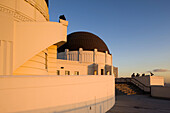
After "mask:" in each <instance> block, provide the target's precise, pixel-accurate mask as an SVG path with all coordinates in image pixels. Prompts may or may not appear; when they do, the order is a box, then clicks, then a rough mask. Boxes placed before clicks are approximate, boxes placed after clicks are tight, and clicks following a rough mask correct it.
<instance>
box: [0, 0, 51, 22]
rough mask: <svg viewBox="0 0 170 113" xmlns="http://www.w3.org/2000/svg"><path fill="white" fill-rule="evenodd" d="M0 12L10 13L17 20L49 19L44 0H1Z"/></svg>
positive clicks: (40, 20)
mask: <svg viewBox="0 0 170 113" xmlns="http://www.w3.org/2000/svg"><path fill="white" fill-rule="evenodd" d="M27 1H28V2H27ZM0 12H1V13H5V14H7V15H10V16H11V17H13V19H14V20H15V21H18V22H19V21H39V22H42V21H43V22H44V21H47V20H49V14H48V8H47V5H46V2H45V0H1V1H0Z"/></svg>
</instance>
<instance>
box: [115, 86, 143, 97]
mask: <svg viewBox="0 0 170 113" xmlns="http://www.w3.org/2000/svg"><path fill="white" fill-rule="evenodd" d="M115 90H116V95H136V94H143V93H144V92H143V91H141V90H140V89H139V88H138V87H136V86H135V85H133V84H127V83H119V84H115Z"/></svg>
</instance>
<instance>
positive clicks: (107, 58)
mask: <svg viewBox="0 0 170 113" xmlns="http://www.w3.org/2000/svg"><path fill="white" fill-rule="evenodd" d="M79 54H80V52H79V51H69V50H68V53H67V54H66V52H60V53H58V54H57V58H58V59H64V60H66V59H67V58H68V59H67V60H72V61H79V62H81V63H97V64H107V65H112V56H111V55H110V54H106V53H103V52H95V53H94V51H84V50H83V51H81V56H80V55H79ZM67 55H68V56H67ZM79 57H81V58H79Z"/></svg>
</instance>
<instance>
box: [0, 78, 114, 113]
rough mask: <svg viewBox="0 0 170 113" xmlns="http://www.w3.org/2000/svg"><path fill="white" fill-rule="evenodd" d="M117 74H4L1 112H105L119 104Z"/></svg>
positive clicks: (0, 87)
mask: <svg viewBox="0 0 170 113" xmlns="http://www.w3.org/2000/svg"><path fill="white" fill-rule="evenodd" d="M114 80H115V79H114V76H110V75H106V76H101V75H90V76H89V75H84V76H83V75H76V76H72V75H71V76H69V75H67V76H52V75H51V76H47V75H44V76H43V75H37V76H33V75H32V76H29V75H27V76H24V75H23V76H22V75H20V76H17V75H16V76H15V75H14V76H0V100H1V101H0V106H1V107H0V113H6V112H21V113H23V112H32V113H40V112H41V113H42V112H44V113H45V112H57V113H58V112H67V113H75V112H77V113H89V112H90V113H104V112H106V111H108V110H109V109H110V108H111V107H112V106H113V105H114V104H115V89H114V88H115V82H114Z"/></svg>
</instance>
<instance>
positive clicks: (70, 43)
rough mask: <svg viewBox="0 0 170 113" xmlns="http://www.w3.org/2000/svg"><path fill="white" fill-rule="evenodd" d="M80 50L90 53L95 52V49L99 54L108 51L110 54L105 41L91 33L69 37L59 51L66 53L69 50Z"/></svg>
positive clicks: (80, 33) (76, 33) (77, 33)
mask: <svg viewBox="0 0 170 113" xmlns="http://www.w3.org/2000/svg"><path fill="white" fill-rule="evenodd" d="M79 48H83V50H89V51H94V49H97V50H98V51H99V52H105V51H108V53H109V54H110V52H109V49H108V47H107V46H106V44H105V43H104V41H103V40H102V39H100V38H99V37H98V36H96V35H94V34H92V33H89V32H74V33H71V34H69V35H67V42H66V43H65V44H63V45H62V46H60V47H59V48H58V49H57V51H58V52H59V53H60V52H64V51H65V49H69V51H78V50H79Z"/></svg>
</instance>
